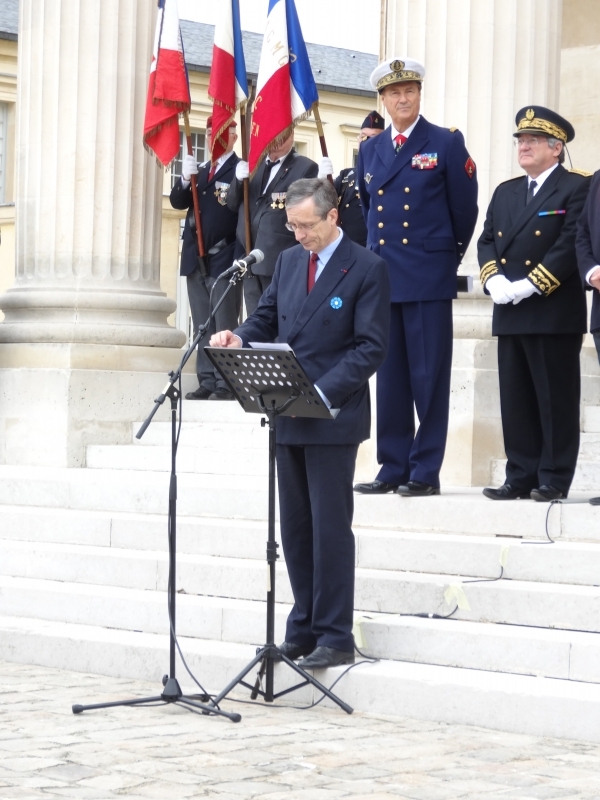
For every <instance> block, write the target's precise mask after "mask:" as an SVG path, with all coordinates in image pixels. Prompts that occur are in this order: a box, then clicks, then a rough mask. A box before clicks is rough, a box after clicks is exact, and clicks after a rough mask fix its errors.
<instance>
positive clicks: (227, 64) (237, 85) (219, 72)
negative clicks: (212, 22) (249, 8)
mask: <svg viewBox="0 0 600 800" xmlns="http://www.w3.org/2000/svg"><path fill="white" fill-rule="evenodd" d="M221 3H222V6H223V12H222V16H221V20H220V21H219V22H218V23H217V25H216V26H215V43H214V45H213V58H212V67H211V70H210V81H209V84H208V96H209V97H210V99H211V100H212V101H213V112H212V119H213V121H212V148H211V160H212V161H213V163H214V162H215V161H216V160H217V159H218V158H220V156H222V155H223V153H224V152H225V150H226V149H227V145H228V141H229V137H228V130H229V123H230V122H231V120H232V119H233V118H234V116H235V112H236V111H237V110H238V108H240V107H241V106H243V105H244V103H245V102H246V101H247V100H248V78H247V76H246V62H245V60H244V50H243V47H242V28H241V25H240V4H239V0H221Z"/></svg>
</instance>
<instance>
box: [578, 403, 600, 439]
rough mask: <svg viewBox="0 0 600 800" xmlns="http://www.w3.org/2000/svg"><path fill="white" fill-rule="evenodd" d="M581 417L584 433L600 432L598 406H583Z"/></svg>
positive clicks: (599, 407) (599, 409)
mask: <svg viewBox="0 0 600 800" xmlns="http://www.w3.org/2000/svg"><path fill="white" fill-rule="evenodd" d="M597 399H598V398H597ZM581 417H582V425H581V430H582V431H584V432H585V433H600V406H594V405H588V406H584V407H583V410H582V415H581Z"/></svg>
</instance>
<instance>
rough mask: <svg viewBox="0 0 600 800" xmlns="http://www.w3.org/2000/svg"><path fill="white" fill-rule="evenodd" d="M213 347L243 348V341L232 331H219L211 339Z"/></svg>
mask: <svg viewBox="0 0 600 800" xmlns="http://www.w3.org/2000/svg"><path fill="white" fill-rule="evenodd" d="M209 344H210V346H211V347H241V346H242V340H241V339H240V337H239V336H236V335H235V333H232V332H231V331H219V332H218V333H214V334H213V335H212V336H211V337H210V342H209Z"/></svg>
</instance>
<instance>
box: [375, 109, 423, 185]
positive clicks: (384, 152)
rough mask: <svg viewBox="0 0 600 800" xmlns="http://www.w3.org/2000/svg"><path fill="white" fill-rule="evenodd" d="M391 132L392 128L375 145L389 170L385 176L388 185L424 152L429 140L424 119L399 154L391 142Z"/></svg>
mask: <svg viewBox="0 0 600 800" xmlns="http://www.w3.org/2000/svg"><path fill="white" fill-rule="evenodd" d="M389 131H390V128H388V129H387V131H386V132H384V134H383V135H382V136H378V137H377V141H376V145H375V147H376V150H377V154H378V156H379V158H380V159H381V160H382V161H383V163H384V164H385V166H386V169H387V174H386V176H385V182H386V183H387V181H390V180H392V178H394V176H395V175H397V174H398V172H400V170H401V169H402V167H405V166H406V165H407V164H408V162H409V161H411V160H412V157H413V156H414V155H417V153H420V152H422V150H423V147H424V145H425V144H427V141H428V140H429V132H428V122H427V120H426V119H424V118H423V117H421V118H420V119H419V121H418V122H417V124H416V125H415V128H414V130H413V132H412V133H411V134H410V136H409V137H408V140H407V141H406V142H405V143H404V144H403V145H402V147H401V148H400V150H399V152H398V153H396V152H395V150H394V144H393V142H392V141H391V133H389ZM382 140H383V141H382ZM386 145H387V146H386Z"/></svg>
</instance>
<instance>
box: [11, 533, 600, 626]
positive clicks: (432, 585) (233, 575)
mask: <svg viewBox="0 0 600 800" xmlns="http://www.w3.org/2000/svg"><path fill="white" fill-rule="evenodd" d="M542 546H543V545H539V547H542ZM551 546H552V545H548V547H551ZM0 575H3V576H6V577H16V578H33V579H37V580H48V581H67V582H71V583H82V584H93V585H96V584H98V585H103V586H114V587H121V588H131V589H137V590H149V591H157V590H158V591H166V588H167V583H168V557H167V554H166V553H165V552H155V551H134V550H122V549H114V548H107V547H86V546H81V545H56V544H48V543H30V542H15V541H6V540H5V541H0ZM267 577H268V574H267V568H266V563H265V562H264V561H255V560H250V559H245V560H242V559H237V558H215V557H212V556H192V555H183V556H179V557H178V561H177V588H178V591H183V592H185V593H186V594H192V595H201V596H212V597H227V598H232V599H238V600H253V601H261V600H263V599H264V598H265V596H266V586H267ZM276 596H277V599H278V600H279V602H282V603H292V594H291V590H290V586H289V580H288V577H287V572H286V569H285V565H284V564H281V563H280V564H278V567H277V595H276ZM457 604H458V605H459V606H460V608H458V609H457V610H456V611H455V612H454V614H453V616H454V617H455V618H457V619H463V620H470V621H473V622H496V623H507V624H513V625H531V626H537V627H545V628H561V629H566V630H583V631H600V587H598V586H581V585H572V584H553V583H543V582H534V581H522V580H493V579H492V580H490V579H479V580H478V579H473V578H464V576H448V575H439V574H425V573H414V572H407V571H402V572H401V571H394V570H376V569H366V568H362V567H360V568H358V569H357V570H356V587H355V608H356V609H358V610H360V611H364V612H383V613H391V614H419V613H432V614H440V615H447V614H449V613H450V612H451V611H453V609H454V608H455V606H456V605H457Z"/></svg>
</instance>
